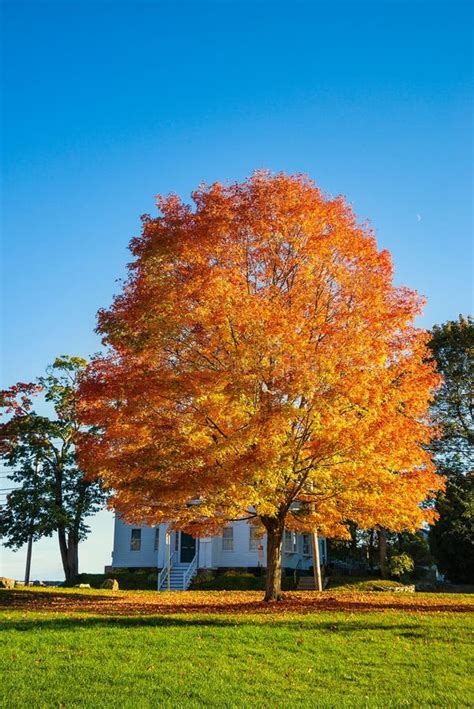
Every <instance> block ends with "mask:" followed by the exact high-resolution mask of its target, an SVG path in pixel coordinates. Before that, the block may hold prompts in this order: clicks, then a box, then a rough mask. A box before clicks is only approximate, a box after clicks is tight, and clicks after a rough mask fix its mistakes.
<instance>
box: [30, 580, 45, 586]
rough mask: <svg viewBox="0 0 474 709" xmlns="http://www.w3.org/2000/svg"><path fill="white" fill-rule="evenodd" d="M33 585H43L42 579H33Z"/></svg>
mask: <svg viewBox="0 0 474 709" xmlns="http://www.w3.org/2000/svg"><path fill="white" fill-rule="evenodd" d="M33 586H45V584H44V583H43V582H42V581H33Z"/></svg>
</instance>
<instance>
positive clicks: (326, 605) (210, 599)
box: [0, 589, 474, 616]
mask: <svg viewBox="0 0 474 709" xmlns="http://www.w3.org/2000/svg"><path fill="white" fill-rule="evenodd" d="M7 609H8V610H22V611H34V612H48V613H51V612H64V613H71V612H80V613H93V614H100V615H127V616H137V615H153V614H166V615H170V614H177V613H183V614H188V613H189V614H207V613H218V614H238V615H242V614H244V615H247V614H277V615H278V614H286V613H301V614H308V613H318V612H319V611H342V612H364V611H381V612H383V611H390V610H403V611H408V612H417V613H437V612H449V613H472V612H473V611H474V596H473V597H469V596H463V597H462V598H460V597H459V596H456V595H453V596H447V595H446V594H443V595H435V594H431V595H430V594H401V593H354V592H350V593H341V592H338V593H331V592H327V591H326V592H322V593H317V592H315V591H307V592H298V591H291V592H288V593H286V594H285V597H284V599H283V600H282V601H279V602H278V603H265V602H264V601H263V600H262V593H261V592H258V591H186V592H169V593H168V592H165V593H158V592H150V591H148V592H140V591H118V592H111V591H99V592H98V591H95V592H94V591H81V592H77V593H71V592H69V593H65V592H62V591H60V590H58V589H54V590H49V589H48V590H46V589H45V590H43V589H42V590H41V591H40V592H38V591H36V590H35V591H32V590H14V591H2V592H0V610H7Z"/></svg>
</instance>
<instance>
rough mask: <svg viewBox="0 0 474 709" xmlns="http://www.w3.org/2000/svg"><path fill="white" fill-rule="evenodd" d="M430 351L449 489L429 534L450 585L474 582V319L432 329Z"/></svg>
mask: <svg viewBox="0 0 474 709" xmlns="http://www.w3.org/2000/svg"><path fill="white" fill-rule="evenodd" d="M430 348H431V351H432V353H433V356H434V358H435V359H436V362H437V365H438V370H439V371H440V373H441V374H442V375H443V379H444V382H443V385H442V387H441V388H440V389H439V391H438V392H437V394H436V397H435V400H434V403H433V407H432V410H433V414H434V417H435V419H436V420H437V421H438V423H439V424H440V425H441V427H442V431H443V432H442V436H441V437H440V438H439V440H437V441H436V442H435V443H434V445H433V456H434V459H435V461H436V464H437V467H438V470H439V472H440V473H442V474H443V475H445V476H446V478H447V486H446V490H445V491H444V492H442V493H440V494H439V495H438V498H437V501H436V509H437V511H438V513H439V519H438V521H437V522H436V523H435V525H434V526H433V527H432V529H431V532H430V548H431V551H432V553H433V555H434V556H435V558H436V561H437V563H438V566H439V568H440V570H441V571H442V572H443V573H445V574H446V575H447V576H448V578H449V579H450V580H451V581H455V582H466V583H470V582H473V581H474V524H473V515H474V492H473V469H474V320H473V319H472V317H470V316H467V317H465V316H462V315H460V316H459V318H458V320H454V321H450V322H447V323H444V324H443V325H436V326H435V327H434V328H433V332H432V339H431V342H430Z"/></svg>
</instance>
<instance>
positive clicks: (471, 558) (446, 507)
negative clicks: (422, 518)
mask: <svg viewBox="0 0 474 709" xmlns="http://www.w3.org/2000/svg"><path fill="white" fill-rule="evenodd" d="M436 508H437V510H438V512H439V519H438V520H437V522H436V523H435V525H434V526H433V527H432V529H431V532H430V548H431V551H432V553H433V556H434V557H435V559H436V561H437V564H438V567H439V569H440V571H442V572H443V573H444V574H446V576H447V577H448V579H449V580H450V581H453V582H454V583H474V475H473V473H467V474H463V473H461V472H456V471H451V472H450V474H449V477H448V479H447V483H446V490H445V491H444V492H443V493H441V494H440V495H439V496H438V499H437V502H436Z"/></svg>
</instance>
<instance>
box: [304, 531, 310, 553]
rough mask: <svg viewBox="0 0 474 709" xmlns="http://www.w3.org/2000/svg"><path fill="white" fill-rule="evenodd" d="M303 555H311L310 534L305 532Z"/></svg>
mask: <svg viewBox="0 0 474 709" xmlns="http://www.w3.org/2000/svg"><path fill="white" fill-rule="evenodd" d="M303 556H311V544H310V538H309V534H303Z"/></svg>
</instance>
